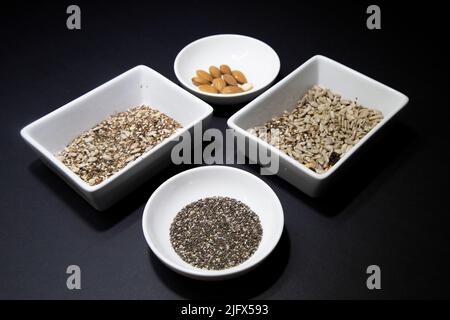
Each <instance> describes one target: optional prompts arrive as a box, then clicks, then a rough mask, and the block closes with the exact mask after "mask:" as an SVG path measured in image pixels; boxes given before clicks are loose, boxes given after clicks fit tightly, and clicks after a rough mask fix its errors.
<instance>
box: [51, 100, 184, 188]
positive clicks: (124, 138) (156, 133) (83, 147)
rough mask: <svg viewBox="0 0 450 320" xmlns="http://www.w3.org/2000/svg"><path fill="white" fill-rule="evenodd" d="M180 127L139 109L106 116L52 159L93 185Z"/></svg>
mask: <svg viewBox="0 0 450 320" xmlns="http://www.w3.org/2000/svg"><path fill="white" fill-rule="evenodd" d="M181 127H182V126H181V124H179V123H178V122H177V121H175V120H174V119H172V118H170V117H169V116H167V115H165V114H164V113H162V112H160V111H158V110H155V109H152V108H150V107H148V106H144V105H142V106H138V107H134V108H131V109H129V110H127V111H124V112H119V113H116V114H114V115H112V116H110V117H109V118H107V119H106V120H104V121H102V122H100V123H99V124H98V125H96V126H95V127H94V128H92V129H89V130H88V131H86V132H84V133H82V134H81V135H80V136H78V137H77V138H75V139H74V140H73V141H72V142H71V143H70V144H69V145H68V146H67V147H66V148H65V149H64V150H63V151H61V152H60V153H58V154H57V155H56V156H57V157H58V159H60V160H61V161H62V162H63V163H64V164H65V165H66V166H67V167H68V168H69V169H70V170H72V171H73V172H74V173H76V174H77V175H78V176H80V178H81V179H83V180H84V181H86V182H87V183H88V184H90V185H96V184H99V183H101V182H102V181H104V180H105V179H107V178H108V177H110V176H112V175H113V174H114V173H116V172H117V171H119V170H120V169H122V168H123V167H125V166H126V165H127V164H129V163H130V162H132V161H133V160H135V159H136V158H138V157H139V156H141V155H142V154H143V153H145V152H146V151H149V150H150V149H152V148H153V147H155V146H156V145H157V144H159V143H161V142H162V141H163V140H164V139H166V138H168V137H170V136H171V135H172V134H174V133H175V132H176V130H177V129H179V128H181Z"/></svg>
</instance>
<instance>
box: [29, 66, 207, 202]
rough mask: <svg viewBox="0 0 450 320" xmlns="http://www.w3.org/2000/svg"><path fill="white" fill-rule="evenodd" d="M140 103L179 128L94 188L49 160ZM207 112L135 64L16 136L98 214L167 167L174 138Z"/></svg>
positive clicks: (201, 104) (190, 97)
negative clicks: (107, 121) (115, 116)
mask: <svg viewBox="0 0 450 320" xmlns="http://www.w3.org/2000/svg"><path fill="white" fill-rule="evenodd" d="M142 104H146V105H149V106H151V107H154V108H156V109H158V110H160V111H162V112H164V113H165V114H167V115H169V116H170V117H172V118H174V119H175V120H177V121H178V122H180V123H181V124H182V125H183V129H182V130H180V131H179V132H178V133H176V134H175V135H173V136H172V137H171V138H170V139H167V140H166V141H164V142H162V143H160V144H159V145H157V146H156V147H155V148H153V149H152V150H150V151H149V152H147V153H145V154H143V155H142V156H141V157H139V158H138V159H137V160H135V161H133V162H131V163H130V164H129V165H127V166H126V167H124V168H123V169H122V170H120V171H119V172H117V173H116V174H114V175H113V176H111V177H110V178H108V179H106V180H105V181H103V182H102V183H100V184H98V185H95V186H90V185H89V184H87V183H86V182H84V181H83V180H82V179H81V178H80V177H78V176H77V175H76V174H75V173H73V172H72V171H71V170H70V169H68V168H67V167H66V166H65V165H64V164H63V163H62V162H61V161H59V160H58V159H57V158H56V157H55V156H54V155H55V154H56V153H58V152H59V151H61V150H63V149H64V147H65V146H66V145H67V144H68V143H70V142H71V141H72V140H73V139H74V138H75V137H77V136H78V135H79V134H80V133H82V132H84V131H85V130H88V129H90V128H92V127H93V126H94V125H96V124H97V123H99V122H100V121H102V120H104V119H106V118H107V117H108V116H110V115H112V114H114V113H116V112H119V111H125V110H127V109H128V108H130V107H134V106H137V105H142ZM212 111H213V110H212V108H211V107H210V106H209V105H208V104H206V103H205V102H203V101H201V100H200V99H198V98H197V97H194V96H193V95H191V94H190V93H188V92H187V91H185V90H183V89H182V88H180V87H179V86H177V85H176V84H174V83H173V82H171V81H170V80H168V79H167V78H165V77H163V76H162V75H160V74H159V73H157V72H156V71H154V70H152V69H150V68H148V67H146V66H137V67H135V68H133V69H131V70H129V71H127V72H125V73H123V74H121V75H119V76H118V77H116V78H114V79H112V80H111V81H108V82H107V83H105V84H103V85H101V86H100V87H98V88H96V89H94V90H92V91H90V92H88V93H86V94H85V95H83V96H81V97H80V98H78V99H75V100H73V101H72V102H69V103H68V104H66V105H64V106H62V107H61V108H59V109H57V110H55V111H53V112H51V113H49V114H48V115H46V116H44V117H42V118H40V119H39V120H36V121H34V122H33V123H31V124H29V125H28V126H26V127H25V128H23V129H22V130H21V135H22V137H23V138H24V139H25V141H26V142H27V143H28V144H29V145H30V146H31V147H32V148H33V150H34V151H36V152H37V154H38V155H39V156H40V157H41V159H42V160H43V161H44V162H45V163H46V164H47V165H48V166H49V167H50V168H51V169H53V170H54V171H55V172H56V173H57V174H58V175H60V176H61V177H62V178H63V179H64V180H65V181H66V182H67V183H68V184H69V185H70V186H71V187H72V188H73V189H74V190H75V191H77V192H78V193H79V194H80V195H81V196H82V197H83V198H84V199H86V200H87V201H88V202H89V203H90V204H91V205H92V206H93V207H95V208H96V209H98V210H104V209H106V208H108V207H109V206H111V205H112V204H113V203H114V202H116V201H118V200H119V199H121V198H122V197H123V196H125V195H126V194H127V193H129V192H130V191H132V190H133V189H135V188H136V187H137V186H139V185H140V184H141V183H143V182H144V181H145V180H147V179H148V178H149V177H151V176H152V175H153V174H155V173H156V172H158V171H160V170H161V169H162V168H164V167H165V166H166V165H167V164H168V163H170V152H171V149H172V146H173V145H174V143H175V141H174V140H175V139H178V136H179V135H181V134H182V133H183V132H185V131H186V130H192V128H193V126H194V125H195V124H197V123H200V122H203V126H206V124H207V122H208V121H209V120H210V118H211V115H212Z"/></svg>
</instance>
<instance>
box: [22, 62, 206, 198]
mask: <svg viewBox="0 0 450 320" xmlns="http://www.w3.org/2000/svg"><path fill="white" fill-rule="evenodd" d="M137 71H148V72H151V73H153V74H155V75H156V76H158V77H160V78H161V80H162V81H165V82H166V83H167V84H168V85H170V86H175V87H176V88H178V89H180V90H181V91H180V92H183V94H184V93H187V94H189V95H191V96H193V97H195V96H194V95H192V94H191V93H189V92H187V91H186V90H184V89H183V88H180V87H179V86H177V85H176V84H175V83H174V82H172V81H171V80H170V79H168V78H167V77H165V76H164V75H162V74H161V73H159V72H158V71H156V70H154V69H152V68H150V67H149V66H146V65H137V66H135V67H133V68H131V69H128V70H126V71H125V72H123V73H121V74H119V75H117V76H116V77H114V78H112V79H110V80H108V81H106V82H105V83H103V84H101V85H99V86H98V87H95V88H94V89H92V90H90V91H88V92H86V93H84V94H82V95H81V96H79V97H77V98H75V99H73V100H71V101H69V102H68V103H66V104H64V105H63V106H61V107H59V108H57V109H55V110H53V111H51V112H49V113H47V114H46V115H44V116H42V117H41V118H39V119H37V120H35V121H33V122H31V123H30V124H28V125H26V126H25V127H23V128H22V129H21V130H20V135H21V136H22V138H23V139H25V140H26V141H27V142H28V143H29V144H31V145H32V146H33V147H34V148H36V150H38V151H39V152H40V153H41V154H42V155H44V156H45V158H46V159H48V160H49V161H51V162H52V163H53V164H54V165H55V166H56V167H57V168H58V169H59V170H61V171H62V172H63V173H64V174H65V175H66V176H67V177H68V178H69V179H71V180H72V181H73V182H74V183H75V184H76V185H77V186H78V187H80V188H81V189H82V190H84V191H85V192H89V193H92V192H95V191H97V190H100V189H102V188H104V187H106V186H107V185H109V184H110V183H111V182H112V181H114V180H116V179H117V178H118V177H119V176H121V175H122V174H123V173H124V172H125V171H128V170H129V169H131V168H132V167H134V166H136V165H137V164H138V163H139V162H141V161H143V160H144V159H147V158H148V157H150V156H151V155H152V154H153V153H154V152H156V151H158V150H159V149H160V148H162V147H164V146H165V145H166V144H168V143H169V142H170V141H173V140H175V139H178V137H179V136H181V135H182V134H183V133H184V132H186V131H187V130H189V129H190V128H191V127H193V126H194V125H195V124H196V123H197V122H198V121H203V119H205V118H207V117H208V116H209V115H211V114H212V112H213V108H212V107H211V106H210V105H209V104H207V103H205V102H204V101H203V100H201V99H199V100H200V101H201V102H202V104H203V106H204V107H205V114H204V115H203V116H202V118H201V119H199V120H198V121H191V122H190V123H188V124H187V125H186V126H184V127H183V128H181V129H179V130H177V131H176V132H175V133H174V134H172V135H171V136H170V137H168V138H167V139H165V140H164V141H162V142H161V143H159V144H157V145H156V146H155V147H154V148H152V149H151V150H148V151H146V152H144V153H143V154H142V155H141V156H139V157H138V158H136V159H135V160H134V161H132V162H131V163H129V164H128V165H126V166H125V167H123V168H122V169H120V170H119V171H117V172H116V173H114V174H113V175H111V176H110V177H108V178H107V179H105V180H103V181H102V182H101V183H99V184H96V185H93V186H91V185H90V184H88V183H87V182H86V181H84V180H83V179H81V178H80V177H79V176H78V175H77V174H75V173H74V172H73V171H72V170H70V169H69V168H68V167H67V166H66V165H64V164H63V163H62V162H61V161H60V160H59V159H58V158H57V157H56V156H55V155H54V154H52V153H51V152H49V151H48V150H47V148H45V147H43V146H42V144H41V143H39V142H38V141H37V140H36V139H34V138H33V137H32V136H31V135H30V133H29V130H31V129H32V128H33V127H34V126H37V125H38V124H39V123H40V122H42V121H44V120H46V119H48V118H51V117H53V116H54V115H56V114H58V113H62V112H65V111H66V110H67V109H69V108H71V107H72V106H71V105H72V104H73V103H76V102H78V101H80V100H83V99H86V98H88V97H89V96H91V95H93V94H95V93H97V92H99V91H101V90H102V89H104V88H106V87H108V86H110V85H111V84H114V83H115V82H118V81H120V80H122V79H123V78H125V77H126V76H127V75H128V74H130V73H132V72H137ZM195 98H196V99H198V97H195Z"/></svg>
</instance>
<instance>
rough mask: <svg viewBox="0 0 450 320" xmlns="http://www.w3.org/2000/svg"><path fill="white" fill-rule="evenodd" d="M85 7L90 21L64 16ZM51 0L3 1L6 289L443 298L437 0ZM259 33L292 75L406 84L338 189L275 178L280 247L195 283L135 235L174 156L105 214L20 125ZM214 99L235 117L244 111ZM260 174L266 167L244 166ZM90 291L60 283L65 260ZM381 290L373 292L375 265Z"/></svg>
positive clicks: (216, 120) (1, 222) (216, 123)
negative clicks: (397, 107) (313, 71)
mask: <svg viewBox="0 0 450 320" xmlns="http://www.w3.org/2000/svg"><path fill="white" fill-rule="evenodd" d="M70 4H78V5H79V6H80V7H81V11H82V30H80V31H69V30H67V28H66V19H67V14H66V13H65V12H66V8H67V6H68V5H70ZM369 4H371V3H369V2H347V3H342V2H338V1H335V2H330V3H327V2H323V1H305V2H301V1H296V2H280V1H273V2H271V3H270V4H268V3H264V2H262V1H255V2H252V1H241V2H238V1H233V2H222V3H220V2H216V1H184V2H182V3H175V2H170V1H164V2H151V1H142V2H138V1H122V2H120V3H113V2H111V1H105V2H97V1H96V2H93V1H75V2H73V3H72V2H68V1H58V2H56V1H55V2H34V3H29V4H27V3H26V2H22V1H21V2H19V4H14V3H13V4H9V5H8V6H6V5H5V4H4V2H2V8H1V18H0V19H1V20H0V23H1V29H0V35H1V49H0V50H1V51H0V53H1V74H0V77H1V85H0V108H1V109H0V111H1V113H0V114H1V125H0V130H1V131H0V133H1V138H0V147H1V148H0V159H1V166H0V174H1V175H0V195H1V198H0V200H1V202H0V206H1V207H0V208H1V213H0V298H8V299H17V298H19V299H23V298H32V299H47V298H51V299H53V298H62V299H80V298H88V299H92V298H99V299H105V298H120V299H122V298H126V299H128V298H131V299H136V298H137V299H141V298H144V299H173V298H175V299H176V298H262V299H265V298H268V299H303V298H307V299H322V298H323V299H334V298H337V299H341V298H368V299H372V298H376V299H380V298H386V299H391V298H446V299H448V298H450V273H449V270H450V248H449V243H450V232H449V231H450V228H449V222H450V217H449V213H450V210H449V207H450V206H449V202H448V196H447V194H448V190H449V189H450V186H449V181H448V178H449V164H448V162H449V143H448V138H449V135H448V130H449V117H448V114H449V112H448V108H449V103H448V79H447V78H448V76H447V70H448V64H447V59H448V50H447V49H445V48H444V43H445V42H447V41H448V39H447V36H448V34H447V30H446V29H445V24H446V20H448V19H447V18H446V16H445V11H444V9H443V8H442V7H441V5H440V4H439V2H438V3H434V4H433V3H431V2H425V5H416V4H413V2H404V3H397V5H396V6H395V7H394V6H393V5H392V4H387V3H381V2H378V3H377V4H379V5H380V7H381V12H382V30H376V31H370V30H368V29H367V28H366V18H367V16H368V15H367V14H366V13H365V11H366V8H367V6H368V5H369ZM217 33H238V34H245V35H249V36H253V37H256V38H258V39H261V40H262V41H264V42H266V43H268V44H269V45H270V46H272V47H273V48H274V49H275V50H276V51H277V53H278V54H279V56H280V59H281V71H280V75H279V79H281V78H283V77H284V76H286V75H287V74H289V73H290V72H291V71H293V70H294V69H295V68H297V67H298V66H299V65H300V64H302V63H303V62H305V61H306V60H307V59H308V58H310V57H312V56H313V55H315V54H323V55H325V56H328V57H330V58H332V59H335V60H337V61H339V62H341V63H343V64H345V65H347V66H349V67H351V68H354V69H356V70H358V71H360V72H362V73H364V74H366V75H368V76H370V77H373V78H375V79H377V80H379V81H381V82H382V83H385V84H387V85H389V86H391V87H393V88H395V89H397V90H399V91H401V92H403V93H405V94H406V95H408V96H409V98H410V103H409V104H408V105H407V107H406V108H405V109H404V110H403V111H402V112H401V113H400V114H399V115H398V116H397V117H396V118H395V119H394V120H393V121H392V122H391V123H390V125H389V126H388V127H387V128H386V129H384V130H383V132H382V133H381V134H380V135H378V136H377V137H376V138H375V139H374V140H372V141H371V142H370V143H369V144H368V146H367V147H366V148H364V151H363V152H362V153H361V155H360V156H359V157H357V159H353V160H352V163H351V164H350V166H349V168H348V172H347V174H346V175H345V178H344V179H341V180H339V181H338V182H337V185H336V186H335V187H334V188H333V189H332V190H331V192H330V193H328V194H326V195H324V196H323V197H321V198H319V199H315V200H313V199H311V198H309V197H308V196H306V195H304V194H302V193H301V192H300V191H298V190H296V189H295V188H293V187H291V186H290V185H289V184H287V183H286V182H284V181H283V180H281V179H279V178H278V177H262V179H263V180H264V181H266V182H267V183H268V184H269V185H270V186H271V187H272V188H273V189H274V191H275V192H276V194H277V195H278V196H279V198H280V200H281V202H282V204H283V208H284V213H285V231H284V234H283V237H282V239H281V241H280V243H279V245H278V247H277V248H276V250H275V251H274V252H273V254H272V255H271V256H270V257H269V258H268V260H266V261H265V262H264V263H263V264H262V265H261V266H260V267H258V268H257V269H256V270H254V271H252V272H251V273H249V274H247V275H245V276H243V277H241V278H239V279H236V280H231V281H226V282H218V283H205V282H199V281H194V280H189V279H186V278H183V277H182V276H179V275H177V274H175V273H173V272H172V271H170V270H168V269H167V268H166V267H164V266H163V265H162V264H161V263H160V262H159V261H158V260H157V259H156V258H155V256H154V255H153V254H152V253H151V252H150V250H149V248H148V246H147V244H146V242H145V240H144V237H143V234H142V231H141V216H142V211H143V207H144V205H145V203H146V201H147V199H148V198H149V196H150V195H151V193H152V192H153V190H154V189H155V188H157V187H158V186H159V185H160V184H161V183H162V182H163V181H165V180H166V179H167V178H169V177H171V176H172V175H174V174H176V173H178V172H180V171H183V170H185V169H187V168H188V167H187V166H178V167H177V166H172V167H170V168H169V169H168V170H165V171H164V172H162V173H161V174H159V175H158V176H156V177H154V178H152V179H151V181H150V182H148V183H147V184H145V185H144V186H142V187H141V188H139V189H138V190H137V191H136V192H134V193H133V194H132V195H130V196H129V197H127V198H125V199H124V200H123V201H121V202H120V203H119V204H117V205H116V206H114V207H113V208H112V209H110V210H109V211H107V212H104V213H99V212H96V211H95V210H94V209H92V208H91V207H90V206H89V205H88V204H87V203H86V202H84V201H83V200H82V199H81V198H80V197H79V196H78V195H77V194H76V193H75V192H74V191H72V190H71V189H70V188H69V187H68V186H67V185H66V184H65V183H64V182H63V181H62V180H61V179H60V178H58V177H57V176H55V175H54V174H53V173H52V172H51V171H50V170H49V169H47V167H45V165H44V164H43V163H42V162H41V161H39V160H38V159H37V156H36V155H35V154H34V153H33V152H32V151H31V150H30V149H29V148H28V147H27V146H26V145H25V143H24V142H23V141H22V139H21V138H20V136H19V130H20V129H21V128H22V127H24V126H25V125H27V124H28V123H30V122H32V121H34V120H36V119H37V118H39V117H41V116H43V115H45V114H47V113H49V112H50V111H52V110H54V109H55V108H57V107H59V106H61V105H64V104H65V103H67V102H69V101H71V100H73V99H75V98H77V97H79V96H80V95H82V94H84V93H86V92H87V91H89V90H91V89H93V88H95V87H97V86H99V85H100V84H102V83H104V82H106V81H107V80H110V79H111V78H113V77H115V76H117V75H118V74H120V73H122V72H124V71H126V70H128V69H130V68H132V67H134V66H136V65H138V64H145V65H148V66H150V67H151V68H154V69H155V70H157V71H159V72H160V73H162V74H163V75H165V76H166V77H168V78H169V79H171V80H172V81H174V82H177V81H176V78H175V75H174V72H173V67H172V66H173V61H174V59H175V56H176V54H177V53H178V51H179V50H181V49H182V48H183V47H184V46H185V45H187V44H188V43H190V42H191V41H193V40H196V39H198V38H201V37H203V36H207V35H211V34H217ZM213 107H215V109H216V110H215V112H214V117H213V120H212V123H211V127H217V128H220V129H222V130H224V129H225V128H226V120H227V118H228V117H229V116H230V115H231V114H233V112H235V111H236V110H237V109H238V108H239V107H241V106H236V107H234V108H233V107H216V106H213ZM239 167H241V168H243V169H245V170H249V171H251V172H253V173H255V174H257V173H258V168H257V167H251V166H239ZM70 264H77V265H79V266H80V267H81V270H82V290H80V291H69V290H67V289H66V277H67V275H66V273H65V270H66V268H67V266H68V265H70ZM371 264H377V265H379V266H380V267H381V271H382V279H381V282H382V283H381V285H382V289H381V290H378V291H376V290H375V291H369V290H368V289H367V288H366V284H365V282H366V278H367V275H366V273H365V270H366V268H367V266H368V265H371Z"/></svg>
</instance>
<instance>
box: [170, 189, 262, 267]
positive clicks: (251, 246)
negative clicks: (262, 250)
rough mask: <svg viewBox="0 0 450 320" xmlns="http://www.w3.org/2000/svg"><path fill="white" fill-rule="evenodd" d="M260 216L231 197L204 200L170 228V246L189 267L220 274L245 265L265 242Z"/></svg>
mask: <svg viewBox="0 0 450 320" xmlns="http://www.w3.org/2000/svg"><path fill="white" fill-rule="evenodd" d="M262 233H263V230H262V227H261V223H260V221H259V218H258V216H257V215H256V214H255V213H254V212H253V211H252V210H251V209H250V208H249V207H248V206H247V205H245V204H244V203H242V202H240V201H238V200H235V199H232V198H228V197H210V198H205V199H201V200H198V201H195V202H192V203H191V204H188V205H187V206H186V207H184V208H183V209H182V210H181V211H180V212H179V213H178V214H177V215H176V217H175V219H174V221H173V222H172V225H171V227H170V242H171V244H172V246H173V248H174V249H175V252H176V253H177V254H178V255H179V256H180V257H181V258H182V259H183V260H184V261H186V262H187V263H189V264H191V265H193V266H195V267H198V268H203V269H209V270H221V269H227V268H231V267H234V266H236V265H239V264H241V263H243V262H244V261H246V260H247V259H248V258H249V257H250V256H251V255H252V254H253V253H254V252H255V251H256V249H257V248H258V246H259V243H260V242H261V238H262Z"/></svg>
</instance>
